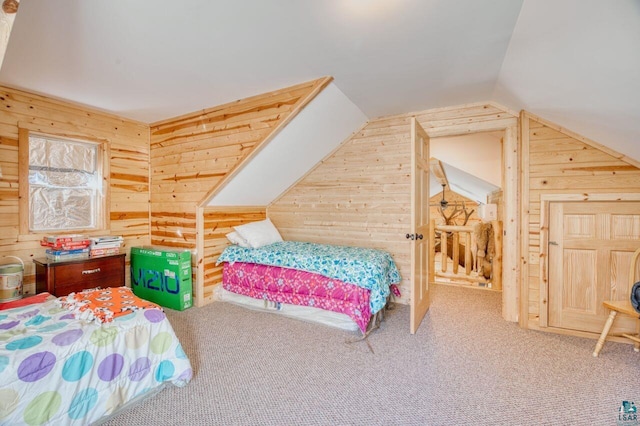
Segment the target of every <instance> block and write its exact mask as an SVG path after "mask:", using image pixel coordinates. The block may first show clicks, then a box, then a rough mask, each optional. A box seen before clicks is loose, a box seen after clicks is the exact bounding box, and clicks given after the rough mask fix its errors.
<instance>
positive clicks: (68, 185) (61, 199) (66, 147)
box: [21, 133, 106, 232]
mask: <svg viewBox="0 0 640 426" xmlns="http://www.w3.org/2000/svg"><path fill="white" fill-rule="evenodd" d="M102 175H103V146H102V144H100V143H93V142H87V141H78V140H71V139H61V138H56V137H52V136H47V135H41V134H35V133H34V134H28V174H25V173H24V172H23V173H21V176H22V177H23V178H26V179H28V194H24V195H28V208H27V209H26V210H27V211H28V217H29V222H28V228H29V229H28V230H29V231H31V232H44V231H71V230H91V229H102V228H104V217H105V198H106V197H105V194H104V190H103V176H102ZM23 207H27V206H23ZM21 213H23V214H24V213H25V211H24V210H23V211H21Z"/></svg>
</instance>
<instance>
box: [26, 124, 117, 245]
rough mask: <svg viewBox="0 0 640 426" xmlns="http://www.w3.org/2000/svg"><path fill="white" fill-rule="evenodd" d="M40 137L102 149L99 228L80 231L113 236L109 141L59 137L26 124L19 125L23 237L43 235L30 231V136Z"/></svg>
mask: <svg viewBox="0 0 640 426" xmlns="http://www.w3.org/2000/svg"><path fill="white" fill-rule="evenodd" d="M31 134H38V135H42V136H45V137H52V138H56V139H62V140H69V141H75V142H91V143H96V144H98V146H99V149H100V150H101V152H100V157H101V163H100V165H99V166H100V168H101V172H102V191H103V194H104V195H103V197H102V209H101V211H100V212H99V214H98V217H97V218H96V228H95V229H88V230H78V231H80V232H82V231H86V232H98V233H109V232H110V228H111V220H110V214H109V212H110V210H111V184H110V171H109V164H110V159H111V152H110V149H109V146H110V143H109V140H99V139H96V138H92V137H90V136H85V135H81V134H59V133H49V132H43V131H41V130H40V129H37V128H34V127H32V126H29V125H28V124H25V123H20V124H19V125H18V182H19V184H18V196H19V202H18V212H19V217H20V219H19V232H20V236H29V235H39V234H42V232H38V231H36V232H32V231H30V230H29V136H30V135H31ZM74 232H75V231H74Z"/></svg>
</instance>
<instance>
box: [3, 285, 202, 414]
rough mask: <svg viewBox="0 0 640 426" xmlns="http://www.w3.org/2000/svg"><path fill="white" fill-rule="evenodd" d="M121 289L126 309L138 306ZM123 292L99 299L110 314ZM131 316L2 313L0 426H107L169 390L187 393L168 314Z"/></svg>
mask: <svg viewBox="0 0 640 426" xmlns="http://www.w3.org/2000/svg"><path fill="white" fill-rule="evenodd" d="M120 289H124V290H123V295H124V296H123V299H124V301H123V303H124V305H128V304H131V303H132V302H131V300H134V301H135V299H137V298H135V296H134V295H133V294H132V293H131V292H130V291H128V290H129V289H127V288H126V287H122V288H120ZM118 290H119V289H118V288H115V289H108V290H106V291H105V292H104V293H100V294H98V295H97V297H98V298H99V299H103V300H102V301H101V302H103V303H104V304H105V305H106V306H108V305H109V303H111V302H110V300H111V299H112V298H113V293H114V292H116V291H118ZM127 291H128V293H127ZM128 294H130V295H131V296H133V298H134V299H129V296H128ZM138 300H140V299H138ZM125 309H135V310H127V311H126V312H124V313H122V314H118V315H116V316H115V318H113V319H112V320H110V319H109V318H108V317H109V312H108V311H109V309H107V308H102V310H101V311H95V312H93V313H88V312H87V311H83V312H81V309H79V305H76V306H74V307H67V305H66V304H64V303H63V298H60V299H51V300H47V301H45V302H41V303H34V304H29V305H26V306H21V307H16V308H12V309H8V310H1V311H0V423H1V424H30V425H43V424H51V425H74V424H78V425H79V424H90V423H95V422H101V421H104V420H106V419H107V418H109V417H110V416H112V415H113V414H114V413H117V412H119V411H120V410H121V409H124V408H127V407H128V406H130V405H132V404H133V403H135V402H137V401H139V400H141V399H144V398H145V397H147V396H149V395H152V394H153V393H154V392H156V391H158V390H160V389H161V388H162V387H164V386H165V385H166V384H168V383H173V384H174V385H176V386H184V385H186V384H187V383H188V382H189V381H190V380H191V376H192V370H191V364H190V362H189V359H188V358H187V356H186V355H185V353H184V351H183V350H182V346H181V345H180V342H179V341H178V339H177V337H176V335H175V333H174V331H173V328H172V327H171V324H170V323H169V321H168V320H167V318H166V316H165V314H164V312H163V311H162V310H161V309H159V308H135V307H131V308H125ZM80 318H83V319H80ZM101 321H109V322H104V323H102V322H101Z"/></svg>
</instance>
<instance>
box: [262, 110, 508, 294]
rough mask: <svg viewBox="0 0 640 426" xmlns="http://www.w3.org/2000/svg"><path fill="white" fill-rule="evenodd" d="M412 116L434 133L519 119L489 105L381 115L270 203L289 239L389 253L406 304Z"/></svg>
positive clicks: (495, 125)
mask: <svg viewBox="0 0 640 426" xmlns="http://www.w3.org/2000/svg"><path fill="white" fill-rule="evenodd" d="M411 116H416V117H417V118H418V121H419V122H420V124H421V125H422V127H423V128H424V129H425V130H426V131H427V133H428V134H429V135H430V136H431V137H435V136H444V135H452V134H465V133H471V132H474V131H483V130H496V129H500V128H503V127H509V126H511V127H514V126H517V118H516V117H514V116H513V115H511V114H509V113H506V112H505V111H503V110H502V109H500V108H497V107H495V106H493V105H490V104H486V105H485V104H477V105H470V106H461V107H453V108H439V109H433V110H427V111H419V112H416V113H412V114H403V115H398V116H390V117H382V118H378V119H375V120H372V121H370V122H369V123H367V124H366V126H364V127H363V128H362V129H360V130H359V131H358V132H357V133H355V134H354V135H353V136H352V137H351V138H349V139H348V140H346V141H345V142H344V143H343V144H342V145H341V146H340V147H339V148H338V149H337V150H336V151H334V152H333V153H332V154H331V155H329V156H328V157H327V158H325V159H324V160H323V161H322V162H321V163H320V164H319V165H317V166H316V167H315V168H314V169H313V170H312V171H310V172H309V173H308V174H307V175H306V176H305V177H304V178H303V179H301V180H300V181H299V182H298V183H297V184H296V185H295V186H293V187H292V188H290V189H289V190H288V191H287V192H286V193H285V194H284V195H283V196H281V197H280V198H279V199H278V200H276V201H275V202H274V203H272V204H271V205H269V206H268V207H267V216H268V217H269V218H270V219H271V220H272V221H273V222H274V224H275V225H276V226H277V227H278V229H279V230H280V232H281V234H282V236H283V237H284V238H285V239H290V240H300V241H311V242H317V243H327V244H343V245H357V246H362V247H370V248H378V249H383V250H386V251H388V252H389V253H391V255H392V256H393V258H394V260H395V262H396V264H397V265H398V268H399V269H400V273H401V275H402V283H401V284H400V290H401V292H402V298H401V299H400V302H401V303H407V302H408V300H409V296H410V283H411V258H410V255H411V243H410V242H408V241H407V240H406V238H405V234H406V233H407V232H409V229H410V221H411V205H410V203H411V140H410V135H409V132H410V124H409V122H410V117H411ZM447 194H451V193H450V192H449V191H448V192H447ZM514 285H515V284H514Z"/></svg>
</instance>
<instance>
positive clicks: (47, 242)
mask: <svg viewBox="0 0 640 426" xmlns="http://www.w3.org/2000/svg"><path fill="white" fill-rule="evenodd" d="M40 245H41V246H43V247H47V250H46V251H45V253H46V256H47V259H49V260H54V261H63V260H74V259H87V258H88V257H89V246H90V245H91V240H90V239H89V238H87V237H86V236H85V235H80V234H73V235H47V236H45V237H43V238H42V240H41V241H40Z"/></svg>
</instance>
